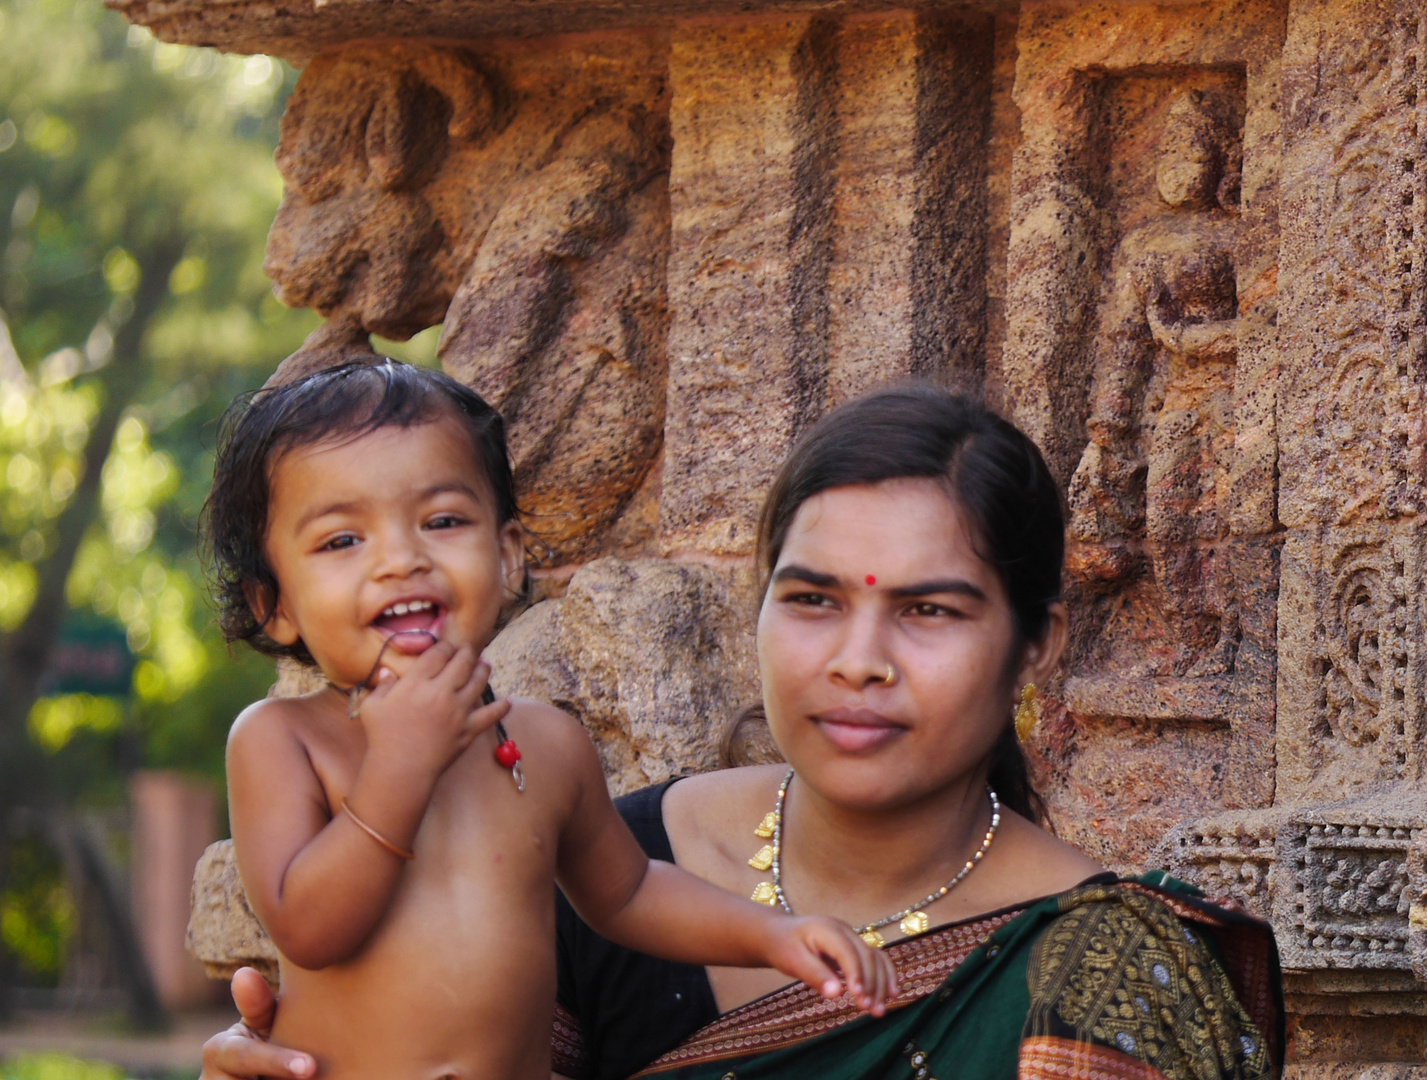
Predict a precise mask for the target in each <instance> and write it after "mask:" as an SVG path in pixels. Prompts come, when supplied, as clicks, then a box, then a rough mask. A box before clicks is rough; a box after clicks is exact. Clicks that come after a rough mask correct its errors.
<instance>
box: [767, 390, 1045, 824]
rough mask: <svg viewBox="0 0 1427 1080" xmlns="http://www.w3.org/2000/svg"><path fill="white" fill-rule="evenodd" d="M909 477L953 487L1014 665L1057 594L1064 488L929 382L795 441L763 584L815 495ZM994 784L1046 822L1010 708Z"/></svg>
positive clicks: (781, 479)
mask: <svg viewBox="0 0 1427 1080" xmlns="http://www.w3.org/2000/svg"><path fill="white" fill-rule="evenodd" d="M911 478H927V479H935V480H940V481H942V482H944V483H945V484H946V488H947V493H948V494H949V495H950V496H951V498H952V500H953V501H954V502H955V503H956V507H957V509H958V511H959V512H960V513H961V514H963V515H964V516H965V517H966V519H967V521H968V523H969V524H970V526H971V529H972V537H973V543H974V544H975V546H976V551H977V554H978V555H980V556H981V558H983V559H984V560H985V561H986V562H987V563H988V564H990V565H991V566H993V567H994V568H995V569H996V572H997V574H998V575H999V576H1000V578H1001V583H1002V586H1003V587H1004V588H1005V590H1006V596H1007V598H1008V599H1009V601H1010V604H1011V612H1012V615H1013V616H1014V620H1015V629H1016V637H1017V642H1018V647H1017V649H1016V651H1015V653H1014V654H1013V663H1017V664H1018V663H1019V657H1020V655H1021V650H1022V648H1023V647H1024V645H1025V643H1026V642H1029V641H1033V640H1036V639H1038V638H1040V637H1041V635H1043V634H1044V633H1045V632H1046V628H1047V626H1048V624H1049V618H1050V605H1051V604H1052V603H1053V602H1055V601H1056V600H1057V599H1059V597H1060V580H1061V579H1060V575H1061V565H1062V563H1063V561H1064V558H1065V515H1064V512H1063V510H1062V508H1061V499H1060V491H1059V489H1058V488H1057V487H1056V485H1055V480H1054V478H1053V477H1052V476H1051V474H1050V469H1049V468H1047V467H1046V463H1045V459H1044V458H1043V457H1042V456H1041V452H1040V450H1039V449H1037V448H1036V444H1035V443H1033V442H1031V440H1030V439H1029V438H1027V437H1026V436H1025V435H1024V434H1022V433H1021V431H1020V430H1019V429H1017V428H1016V427H1015V425H1013V424H1011V423H1009V422H1008V421H1006V420H1004V419H1002V418H1001V417H1000V416H998V415H996V413H994V412H993V411H991V409H989V408H987V407H986V406H985V405H983V404H981V403H980V402H978V401H975V400H972V399H970V398H966V397H961V396H957V395H955V394H949V393H947V392H946V391H944V390H940V389H937V388H935V387H932V386H929V385H924V384H912V385H908V386H901V387H897V388H893V389H888V390H881V391H877V392H875V393H871V394H868V395H866V396H865V397H860V398H857V399H856V400H854V401H849V402H848V403H847V404H845V405H842V406H840V407H838V408H836V409H834V410H833V411H832V412H830V413H828V414H827V415H826V416H825V417H823V418H822V419H821V420H820V421H818V422H817V423H816V424H815V425H813V427H812V428H811V429H810V430H809V431H808V432H807V434H805V435H804V436H803V438H802V439H801V440H799V442H798V444H797V446H796V447H794V449H793V452H792V454H791V455H790V456H789V457H788V460H787V461H786V462H785V463H784V465H783V468H782V470H781V471H780V472H779V474H778V477H777V479H776V480H775V481H774V482H773V487H772V490H770V491H769V493H768V499H767V501H766V502H765V503H764V504H763V516H762V520H761V521H760V522H759V528H758V566H759V570H760V573H761V575H762V580H763V583H764V588H765V589H766V587H767V582H768V580H769V577H770V575H771V574H772V572H773V568H774V566H776V565H777V562H778V556H779V554H780V553H781V552H782V549H783V543H784V541H785V540H786V539H787V536H788V529H789V528H790V527H791V526H792V524H793V518H794V517H795V516H796V515H797V512H798V508H799V507H801V506H802V505H803V503H804V502H806V501H807V500H808V499H811V498H812V497H813V496H814V495H817V494H819V493H820V492H823V491H827V490H829V489H831V488H840V487H848V486H852V485H857V484H879V483H882V482H883V481H886V480H902V479H911ZM988 780H989V782H990V784H991V786H992V787H994V788H995V789H996V792H997V794H998V795H999V796H1000V797H1001V800H1002V801H1003V802H1004V803H1005V804H1006V805H1007V806H1008V807H1010V808H1011V809H1012V810H1015V811H1016V812H1017V813H1018V814H1021V815H1023V816H1025V817H1028V818H1030V819H1031V820H1033V821H1041V820H1043V819H1044V817H1045V808H1044V804H1043V803H1042V802H1041V799H1040V797H1039V796H1038V795H1037V794H1036V792H1035V789H1034V788H1032V786H1031V782H1030V775H1029V772H1028V770H1027V767H1026V759H1025V755H1024V754H1023V753H1022V752H1021V747H1020V744H1019V743H1018V742H1017V740H1016V734H1015V728H1014V726H1013V725H1012V723H1011V714H1010V711H1009V709H1008V711H1007V714H1006V727H1005V729H1004V730H1003V731H1002V733H1001V737H1000V739H999V740H998V741H997V743H996V746H995V749H994V750H993V751H992V765H991V772H990V776H989V777H988Z"/></svg>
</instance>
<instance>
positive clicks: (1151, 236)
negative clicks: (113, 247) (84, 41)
mask: <svg viewBox="0 0 1427 1080" xmlns="http://www.w3.org/2000/svg"><path fill="white" fill-rule="evenodd" d="M111 2H113V3H114V4H115V6H117V7H119V8H120V9H121V10H122V11H124V12H125V13H126V14H127V15H128V16H129V17H130V18H132V19H134V20H135V21H139V22H143V23H146V24H148V25H151V26H152V27H153V28H154V29H155V31H156V32H158V33H159V34H160V35H161V36H164V37H166V38H169V39H172V40H181V41H187V42H192V43H216V44H219V45H220V46H223V47H228V48H233V49H238V50H245V49H246V50H252V49H258V48H263V49H268V50H272V51H277V52H281V53H283V54H284V55H286V56H289V57H290V58H293V59H295V60H297V61H298V62H302V63H305V64H306V68H305V71H304V74H303V76H302V80H301V82H300V84H299V88H298V91H297V93H296V94H295V96H294V98H293V101H292V103H291V105H290V108H289V114H288V117H287V120H286V121H285V124H284V129H283V139H282V147H281V149H280V151H279V154H278V163H279V166H280V168H281V169H282V171H283V175H284V177H285V179H286V181H287V197H286V200H285V202H284V204H283V207H282V209H281V211H280V212H279V215H278V219H277V221H276V223H275V225H274V228H273V234H272V238H271V243H270V249H269V264H268V265H269V271H270V273H271V274H272V276H273V277H274V280H275V281H276V283H277V287H278V290H279V293H280V295H281V296H282V297H283V298H284V299H285V300H287V301H288V302H290V303H296V304H306V305H310V306H312V307H313V308H315V309H316V310H318V311H320V312H321V313H322V314H324V315H325V316H327V318H328V323H327V325H326V326H325V327H324V329H323V330H322V331H319V332H318V333H317V334H316V335H314V338H313V340H311V341H310V342H309V343H308V345H307V346H306V347H305V348H304V349H303V351H302V352H300V353H299V354H297V355H296V356H295V357H293V358H290V359H289V360H288V361H286V367H285V373H287V374H290V373H293V372H295V371H298V370H302V369H304V368H306V367H308V366H311V365H319V364H325V363H330V362H332V361H334V360H336V359H339V358H340V357H341V356H343V355H345V354H347V353H349V352H351V351H353V350H356V349H358V348H362V347H364V342H365V338H366V335H367V334H368V333H369V332H372V331H379V332H381V333H383V334H386V335H391V336H403V335H406V334H410V333H413V332H415V331H417V330H420V329H423V328H425V327H426V326H430V325H434V324H437V323H442V324H443V327H444V329H443V333H442V342H441V350H440V351H441V356H442V360H443V363H444V364H445V365H446V367H447V369H448V370H450V371H451V372H452V373H454V374H456V375H457V376H458V377H460V378H462V379H464V380H466V381H467V382H469V383H470V384H471V385H473V386H475V387H476V388H477V389H478V390H479V391H480V392H481V393H483V394H485V395H487V396H488V397H489V398H491V399H492V400H493V401H494V402H496V403H497V404H498V405H500V407H501V408H502V409H503V410H504V411H505V412H506V414H507V415H508V416H509V417H510V419H511V430H512V442H513V446H514V452H515V459H516V468H517V473H518V481H519V483H520V485H521V488H522V490H523V491H524V493H525V499H526V502H527V504H528V505H529V507H530V509H531V511H532V517H531V524H532V527H533V530H534V534H535V542H534V554H535V555H536V557H537V562H538V570H537V577H538V579H539V588H538V590H537V598H538V602H537V603H535V604H534V605H533V606H532V607H530V608H529V609H528V610H526V611H525V612H523V613H522V614H520V615H519V617H518V618H516V619H515V621H514V622H513V623H512V624H511V625H510V626H509V627H508V628H507V629H506V630H505V631H504V632H503V634H502V635H501V637H500V638H499V639H498V640H497V642H496V644H495V645H494V646H493V649H492V653H493V656H494V659H495V668H496V676H495V678H496V682H497V685H498V686H499V688H500V689H501V690H502V691H505V692H516V693H530V694H535V695H538V696H541V697H544V698H547V699H549V700H552V701H554V702H556V703H557V704H559V705H561V706H563V707H565V708H568V709H570V710H571V711H573V712H574V713H576V714H577V715H579V716H580V717H581V718H582V719H583V720H584V722H585V723H586V725H587V727H588V728H589V730H590V732H591V734H592V736H593V737H594V738H595V740H596V742H597V744H598V745H599V747H600V751H601V753H602V755H603V756H604V761H605V764H606V768H607V771H608V774H609V776H610V778H611V784H612V786H613V787H614V788H616V789H620V790H623V789H628V788H630V787H634V786H638V785H641V784H645V783H648V782H651V781H657V780H660V779H663V778H664V777H666V776H668V775H670V774H671V773H673V772H677V771H681V770H690V769H705V768H710V767H713V766H714V765H715V764H716V760H717V748H718V741H719V735H720V732H721V730H722V726H723V724H724V722H725V721H726V719H727V718H728V717H730V716H731V715H732V714H733V713H735V712H736V711H737V710H738V709H739V708H741V707H742V706H743V705H746V704H749V703H751V702H752V701H753V700H754V697H755V695H756V692H757V688H756V672H755V668H754V663H753V658H752V640H751V627H752V620H753V605H754V602H755V595H754V594H755V582H754V577H753V574H752V570H751V553H752V548H753V536H754V527H755V523H756V514H757V509H758V505H759V500H760V497H761V493H762V490H763V489H764V487H765V486H766V485H767V483H768V481H769V480H770V478H771V476H772V475H773V472H774V471H775V469H776V468H777V466H778V464H779V462H780V460H781V458H782V456H783V455H784V453H785V452H786V450H787V449H788V447H789V446H790V444H791V442H792V441H793V440H794V439H795V438H796V437H797V435H798V433H799V432H800V431H801V430H802V429H803V428H805V427H806V425H807V424H808V423H809V422H810V421H811V420H813V419H814V418H815V417H817V416H818V415H820V414H821V413H822V412H824V411H825V410H826V409H827V408H829V407H830V406H831V405H833V404H835V403H837V402H838V401H841V400H843V399H845V398H846V397H848V396H849V395H852V394H856V393H858V392H860V391H862V390H863V389H866V388H868V387H871V386H874V385H877V384H878V383H881V382H884V381H887V380H890V379H896V378H899V377H905V376H908V375H917V376H924V377H930V378H934V379H938V380H941V381H943V382H945V383H946V384H948V385H951V386H955V387H959V388H962V389H966V390H970V391H973V392H982V393H985V394H986V395H987V396H988V397H989V398H990V399H991V400H992V401H993V402H995V403H997V404H999V405H1000V406H1001V407H1003V408H1004V409H1005V410H1006V411H1007V412H1008V413H1009V414H1010V415H1011V416H1013V417H1014V418H1015V419H1016V420H1017V421H1018V422H1019V423H1021V424H1022V425H1023V426H1025V427H1026V428H1027V430H1029V431H1030V432H1031V433H1032V434H1034V436H1035V437H1036V438H1037V440H1038V441H1039V442H1040V444H1041V445H1042V446H1043V448H1044V449H1045V451H1046V453H1047V455H1048V457H1049V458H1050V460H1051V462H1052V466H1053V468H1054V469H1055V471H1056V473H1057V475H1058V477H1059V478H1060V479H1061V481H1062V483H1063V484H1064V486H1065V491H1066V495H1067V501H1068V505H1069V507H1070V514H1071V544H1070V599H1071V601H1072V607H1073V611H1074V628H1073V637H1074V640H1073V642H1072V647H1071V649H1070V652H1069V655H1068V658H1067V662H1066V664H1065V666H1064V671H1063V674H1062V677H1061V678H1060V680H1059V681H1058V682H1057V683H1056V684H1055V685H1053V686H1051V687H1049V688H1048V708H1047V710H1046V712H1047V719H1046V722H1045V723H1044V724H1043V725H1042V726H1041V728H1040V730H1039V732H1038V733H1037V735H1036V737H1035V742H1034V745H1033V747H1032V752H1033V757H1034V760H1035V767H1036V770H1037V773H1038V777H1039V780H1040V782H1041V784H1042V786H1043V788H1044V790H1045V791H1046V792H1047V794H1048V795H1049V797H1050V801H1051V805H1052V808H1053V812H1054V814H1055V818H1056V821H1057V823H1058V826H1059V828H1060V830H1061V831H1062V833H1064V834H1065V835H1067V836H1068V837H1069V838H1070V839H1072V840H1074V841H1075V842H1077V843H1079V844H1081V845H1083V846H1084V847H1085V848H1086V849H1087V850H1089V851H1091V852H1092V853H1094V854H1095V855H1096V856H1098V857H1100V858H1102V859H1104V860H1106V861H1107V862H1108V863H1109V864H1111V865H1114V866H1117V867H1124V868H1130V867H1138V866H1141V865H1144V864H1145V863H1147V862H1159V863H1168V864H1169V865H1171V866H1172V867H1173V868H1174V869H1175V870H1176V871H1177V872H1179V873H1180V874H1181V875H1183V876H1185V877H1189V878H1191V879H1194V880H1196V881H1198V882H1200V883H1202V884H1204V885H1205V886H1206V887H1207V888H1208V889H1210V891H1211V892H1214V893H1217V894H1228V895H1230V896H1233V897H1235V898H1237V899H1238V900H1240V901H1241V902H1242V903H1244V904H1246V905H1247V906H1248V907H1250V908H1251V909H1252V910H1255V911H1257V912H1258V913H1260V914H1263V915H1266V916H1269V917H1271V918H1272V919H1273V920H1274V923H1275V926H1276V929H1277V931H1278V933H1279V936H1280V942H1281V945H1282V948H1283V953H1284V960H1285V964H1286V967H1287V968H1288V969H1289V971H1288V983H1289V990H1290V1008H1291V1011H1292V1014H1293V1016H1292V1021H1291V1033H1292V1053H1293V1057H1294V1062H1295V1063H1294V1065H1293V1070H1294V1075H1296V1076H1302V1077H1308V1076H1313V1077H1323V1078H1327V1077H1334V1078H1337V1077H1362V1078H1364V1080H1366V1078H1369V1077H1389V1076H1391V1077H1398V1076H1403V1077H1405V1076H1409V1075H1416V1073H1415V1072H1414V1070H1413V1069H1412V1067H1411V1065H1410V1063H1412V1062H1419V1063H1420V1062H1422V1061H1423V1060H1424V1056H1427V982H1424V980H1427V797H1424V794H1423V788H1422V770H1423V764H1424V736H1427V732H1424V730H1423V727H1424V720H1423V717H1424V715H1427V710H1424V705H1427V702H1424V695H1427V652H1424V651H1423V648H1422V646H1421V645H1420V643H1421V642H1422V641H1423V639H1424V632H1427V610H1424V601H1423V593H1424V589H1423V585H1424V581H1423V577H1424V573H1427V551H1424V543H1427V541H1424V533H1423V531H1422V529H1421V527H1420V525H1419V515H1420V514H1421V512H1422V502H1423V483H1424V473H1423V469H1424V461H1423V441H1424V429H1423V425H1422V417H1423V402H1422V399H1421V395H1422V388H1423V385H1424V382H1427V350H1424V311H1427V294H1424V286H1427V259H1424V256H1423V253H1422V244H1421V240H1420V239H1419V238H1420V237H1421V236H1422V235H1423V229H1424V222H1423V221H1422V220H1421V218H1422V215H1423V213H1424V209H1427V191H1423V190H1421V185H1422V183H1423V180H1422V175H1423V173H1424V172H1427V162H1424V163H1423V167H1421V168H1419V162H1418V159H1419V157H1420V156H1421V146H1422V139H1423V137H1424V135H1427V132H1422V131H1419V117H1420V116H1421V114H1422V111H1423V109H1424V108H1427V95H1424V94H1423V90H1424V87H1423V86H1422V80H1423V73H1422V72H1421V71H1419V59H1420V58H1421V57H1420V54H1421V52H1422V41H1423V35H1424V33H1427V25H1424V21H1423V20H1424V14H1427V12H1424V10H1423V7H1422V5H1421V4H1420V3H1416V2H1410V0H1206V2H1188V3H1186V2H1176V3H1164V4H1154V3H1125V2H1110V0H1106V2H1100V3H1058V4H1051V3H1042V2H1035V0H1027V2H1024V3H1021V4H1020V5H1014V4H994V5H993V4H986V5H983V6H976V5H967V6H952V5H948V4H921V5H918V6H917V7H916V9H915V10H901V9H897V8H895V7H894V6H892V5H889V4H881V3H873V2H862V0H847V2H841V3H838V2H833V3H828V2H818V3H813V2H806V3H804V2H801V0H782V2H778V3H771V2H770V3H765V4H757V5H749V4H747V3H741V2H740V3H735V2H734V0H680V2H678V3H672V4H640V3H616V2H614V0H571V2H567V3H562V4H555V3H548V2H546V3H534V4H530V3H521V4H515V3H510V2H506V0H450V2H448V3H443V4H439V5H429V6H428V5H373V4H370V3H359V2H357V0H325V2H324V0H318V3H317V4H315V5H311V4H308V3H306V2H298V0H229V2H224V3H221V4H219V3H211V2H209V0H111ZM750 8H752V9H753V10H751V11H750ZM1419 99H1421V100H1419ZM765 752H766V750H765ZM215 857H216V856H215ZM224 873H225V872H224V871H223V870H222V864H221V861H220V862H218V863H215V869H214V870H213V872H212V873H211V874H210V875H209V876H208V878H202V877H201V878H200V893H201V897H200V898H201V900H202V903H201V904H200V906H199V910H201V911H203V912H206V913H207V916H208V918H207V922H205V923H203V924H202V926H200V923H199V920H197V919H196V921H195V947H196V948H197V950H198V951H199V952H200V954H202V955H204V956H205V959H207V960H209V961H210V962H212V963H213V964H214V965H216V966H217V967H219V968H221V967H222V965H223V964H224V963H228V962H231V961H232V960H233V959H235V958H236V957H238V956H239V955H241V956H245V957H246V956H251V957H259V958H261V957H262V956H264V955H265V954H264V953H263V952H262V945H261V942H260V941H258V939H255V938H249V939H247V940H243V941H237V942H234V941H233V940H232V939H231V938H230V936H227V935H228V934H229V932H228V931H227V930H224V929H222V928H223V927H224V926H227V925H229V924H233V925H237V924H239V923H241V921H242V916H243V910H244V909H243V908H242V906H241V904H240V901H241V897H237V898H234V897H233V896H232V895H231V892H228V893H225V892H223V890H222V889H221V888H219V887H218V886H219V885H220V884H221V882H223V881H226V880H228V878H226V877H224ZM228 877H231V875H228ZM205 882H208V883H210V884H212V885H213V888H212V889H210V890H209V891H208V892H206V893H204V892H202V890H203V888H204V886H205ZM215 913H216V914H215ZM203 927H209V929H204V928H203ZM213 927H217V928H218V929H217V930H216V931H215V930H213V929H212V928H213ZM1394 1063H1396V1064H1394Z"/></svg>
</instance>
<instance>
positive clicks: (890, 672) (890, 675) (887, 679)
mask: <svg viewBox="0 0 1427 1080" xmlns="http://www.w3.org/2000/svg"><path fill="white" fill-rule="evenodd" d="M899 678H900V676H899V675H898V674H897V669H896V668H895V667H893V666H892V665H891V664H888V665H887V674H885V675H883V676H882V685H883V686H895V685H896V684H897V680H898V679H899Z"/></svg>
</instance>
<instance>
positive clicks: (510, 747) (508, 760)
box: [495, 739, 520, 769]
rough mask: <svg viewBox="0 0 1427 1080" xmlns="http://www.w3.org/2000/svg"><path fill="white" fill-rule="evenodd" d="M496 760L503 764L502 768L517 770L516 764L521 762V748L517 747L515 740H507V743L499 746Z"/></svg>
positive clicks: (496, 750)
mask: <svg viewBox="0 0 1427 1080" xmlns="http://www.w3.org/2000/svg"><path fill="white" fill-rule="evenodd" d="M495 759H496V760H497V761H499V762H500V763H501V767H502V768H506V769H513V768H515V763H516V762H517V761H519V760H520V748H519V747H518V746H516V745H515V740H514V739H506V740H505V742H503V743H501V744H500V745H499V746H497V747H496V748H495Z"/></svg>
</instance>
